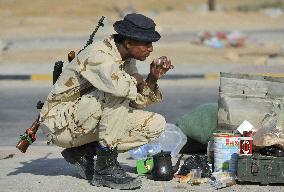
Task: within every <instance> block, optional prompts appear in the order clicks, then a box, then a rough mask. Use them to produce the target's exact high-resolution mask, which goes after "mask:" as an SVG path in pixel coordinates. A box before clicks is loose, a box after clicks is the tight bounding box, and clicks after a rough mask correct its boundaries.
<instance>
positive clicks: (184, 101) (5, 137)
mask: <svg viewBox="0 0 284 192" xmlns="http://www.w3.org/2000/svg"><path fill="white" fill-rule="evenodd" d="M50 87H51V82H48V81H43V82H33V81H22V82H19V81H1V82H0V133H1V134H0V145H1V146H13V145H15V144H16V142H17V140H18V137H19V135H20V134H22V133H23V132H24V131H25V130H26V128H27V127H29V126H30V125H31V123H32V122H33V120H34V119H35V118H36V116H37V113H38V110H37V109H36V107H35V106H36V103H37V101H38V100H42V101H43V100H45V99H46V97H47V95H48V92H49V91H50ZM160 87H161V89H162V91H163V95H164V100H163V101H162V103H160V104H156V105H153V106H151V107H149V108H148V109H146V110H149V111H153V112H157V113H160V114H162V115H164V116H165V118H166V120H167V122H168V123H175V121H176V119H177V118H178V117H181V116H182V115H184V114H186V113H188V112H190V111H191V110H193V109H194V108H195V107H197V106H199V105H200V104H203V103H208V102H217V99H218V81H215V80H214V81H209V80H162V81H161V82H160ZM44 141H45V138H44V136H43V135H42V134H41V133H40V132H39V134H38V140H37V141H36V142H35V143H34V145H43V144H45V142H44Z"/></svg>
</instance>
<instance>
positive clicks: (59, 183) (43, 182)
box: [0, 146, 284, 192]
mask: <svg viewBox="0 0 284 192" xmlns="http://www.w3.org/2000/svg"><path fill="white" fill-rule="evenodd" d="M61 150H62V149H60V148H59V147H53V146H50V147H44V146H40V147H39V146H31V147H30V148H29V149H28V151H27V152H26V154H22V153H21V152H19V151H18V150H17V149H15V148H14V147H0V186H1V188H0V191H1V192H2V191H3V192H15V191H17V192H18V191H19V192H20V191H21V192H39V191H44V192H70V191H84V192H89V191H90V192H93V191H101V192H107V191H119V190H111V189H109V188H106V187H100V188H97V187H94V186H91V185H90V184H89V183H88V181H86V180H83V179H80V178H79V175H77V173H76V170H75V169H74V168H73V167H72V166H71V165H69V164H68V163H67V162H65V161H64V160H63V159H62V157H61V155H60V151H61ZM119 161H120V162H121V163H122V165H123V167H124V168H125V169H126V170H127V171H128V172H129V173H130V174H131V175H135V168H134V167H135V160H132V159H130V158H129V155H128V154H127V153H124V154H122V155H120V157H119ZM175 162H176V158H174V159H173V164H174V163H175ZM140 178H141V179H142V182H143V186H142V188H141V189H138V190H135V191H143V192H148V191H149V192H175V191H178V192H185V191H192V192H193V191H196V192H199V191H204V192H207V191H215V190H214V189H213V188H212V187H211V186H210V185H209V184H202V185H200V186H191V185H189V184H181V183H178V181H177V180H176V179H173V180H171V181H153V180H150V179H147V178H146V177H140ZM283 190H284V186H259V185H235V186H231V187H228V188H224V189H220V190H218V191H220V192H223V191H240V192H241V191H243V192H248V191H250V192H256V191H273V192H282V191H283Z"/></svg>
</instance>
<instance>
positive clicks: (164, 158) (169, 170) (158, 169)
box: [151, 150, 183, 181]
mask: <svg viewBox="0 0 284 192" xmlns="http://www.w3.org/2000/svg"><path fill="white" fill-rule="evenodd" d="M182 157H183V155H181V156H180V157H179V159H178V161H177V163H176V165H175V166H172V159H171V152H170V151H163V150H162V151H161V152H160V153H157V154H155V155H153V162H154V166H153V169H152V171H151V176H152V179H153V180H155V181H170V180H171V179H172V178H173V177H174V173H175V172H177V170H178V168H179V165H180V160H181V158H182Z"/></svg>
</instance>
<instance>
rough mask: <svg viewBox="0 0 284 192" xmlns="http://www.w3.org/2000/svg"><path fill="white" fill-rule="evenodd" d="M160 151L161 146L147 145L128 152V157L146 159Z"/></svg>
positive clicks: (155, 144)
mask: <svg viewBox="0 0 284 192" xmlns="http://www.w3.org/2000/svg"><path fill="white" fill-rule="evenodd" d="M160 151H161V146H160V145H159V144H157V143H149V144H145V145H142V146H140V147H137V148H135V149H132V150H130V151H129V154H130V156H131V157H132V158H133V159H146V158H147V157H149V156H152V155H154V154H156V153H159V152H160Z"/></svg>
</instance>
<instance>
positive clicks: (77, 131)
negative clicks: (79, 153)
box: [41, 90, 166, 151]
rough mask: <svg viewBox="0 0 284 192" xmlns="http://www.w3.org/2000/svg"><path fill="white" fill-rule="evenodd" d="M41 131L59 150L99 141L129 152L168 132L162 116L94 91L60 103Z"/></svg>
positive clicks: (124, 100)
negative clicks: (131, 106) (137, 108)
mask: <svg viewBox="0 0 284 192" xmlns="http://www.w3.org/2000/svg"><path fill="white" fill-rule="evenodd" d="M41 125H42V126H41V127H42V129H43V130H44V132H46V134H47V136H48V138H49V140H50V141H51V142H52V143H53V144H55V145H57V146H60V147H64V148H69V147H76V146H80V145H83V144H86V143H90V142H93V141H99V142H100V143H101V144H102V145H104V146H108V147H117V148H118V150H119V151H127V150H130V149H132V148H135V147H138V146H140V145H143V144H146V143H148V142H149V141H151V140H154V139H155V138H157V137H158V136H159V135H160V134H161V133H162V132H163V131H164V129H165V125H166V122H165V119H164V117H163V116H161V115H159V114H157V113H153V112H148V111H143V110H136V109H132V108H130V107H129V100H128V99H126V98H122V97H114V96H112V95H111V94H108V93H104V92H101V91H99V90H95V91H93V92H91V93H88V94H85V95H83V96H82V97H79V98H77V99H75V100H74V101H69V102H60V103H58V104H57V105H55V106H53V107H52V108H51V109H50V110H49V112H48V113H47V115H45V116H44V117H42V123H41Z"/></svg>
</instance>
